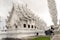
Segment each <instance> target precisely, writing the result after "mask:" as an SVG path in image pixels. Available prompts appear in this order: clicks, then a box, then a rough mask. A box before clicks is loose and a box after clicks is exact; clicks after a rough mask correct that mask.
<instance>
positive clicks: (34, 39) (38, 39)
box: [32, 36, 50, 40]
mask: <svg viewBox="0 0 60 40" xmlns="http://www.w3.org/2000/svg"><path fill="white" fill-rule="evenodd" d="M32 40H50V37H46V36H41V37H37V38H33V39H32Z"/></svg>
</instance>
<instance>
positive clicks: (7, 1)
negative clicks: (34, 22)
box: [0, 0, 60, 26]
mask: <svg viewBox="0 0 60 40" xmlns="http://www.w3.org/2000/svg"><path fill="white" fill-rule="evenodd" d="M55 1H56V6H57V10H58V20H59V19H60V18H59V17H60V0H55ZM13 2H14V3H18V4H19V5H21V3H22V4H27V7H28V8H30V9H31V10H32V11H33V12H34V14H35V15H36V16H38V17H40V18H41V19H43V20H44V21H45V22H46V23H47V25H48V26H50V25H51V24H53V23H52V21H51V17H50V14H49V11H48V10H49V9H48V4H47V0H13ZM11 8H12V0H0V16H2V17H4V18H6V16H7V15H8V13H9V11H10V10H11Z"/></svg>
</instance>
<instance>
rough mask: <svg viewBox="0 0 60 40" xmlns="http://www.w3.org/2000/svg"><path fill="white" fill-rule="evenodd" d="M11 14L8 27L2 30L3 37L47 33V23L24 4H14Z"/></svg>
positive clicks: (7, 23) (20, 36) (7, 22)
mask: <svg viewBox="0 0 60 40" xmlns="http://www.w3.org/2000/svg"><path fill="white" fill-rule="evenodd" d="M9 14H10V16H9V17H7V18H8V20H7V21H6V29H5V30H1V33H0V34H1V38H22V37H28V36H36V35H37V33H38V35H45V33H44V30H45V28H44V27H45V26H46V23H45V22H44V21H43V20H40V19H39V18H38V17H37V16H35V15H34V14H33V12H32V11H31V10H30V9H29V8H27V7H26V6H23V5H15V4H13V7H12V10H11V12H9Z"/></svg>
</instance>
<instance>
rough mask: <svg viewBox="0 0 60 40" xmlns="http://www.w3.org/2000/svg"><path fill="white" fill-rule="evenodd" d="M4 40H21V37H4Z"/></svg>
mask: <svg viewBox="0 0 60 40" xmlns="http://www.w3.org/2000/svg"><path fill="white" fill-rule="evenodd" d="M2 40H21V39H17V38H3V39H2Z"/></svg>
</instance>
